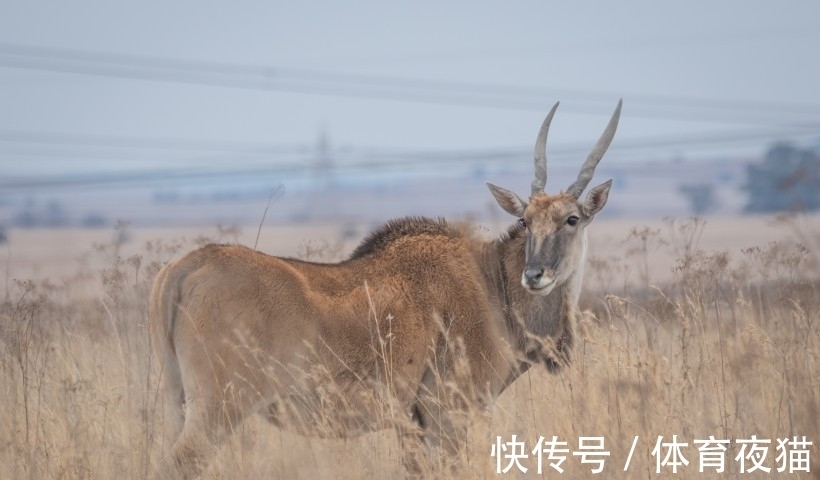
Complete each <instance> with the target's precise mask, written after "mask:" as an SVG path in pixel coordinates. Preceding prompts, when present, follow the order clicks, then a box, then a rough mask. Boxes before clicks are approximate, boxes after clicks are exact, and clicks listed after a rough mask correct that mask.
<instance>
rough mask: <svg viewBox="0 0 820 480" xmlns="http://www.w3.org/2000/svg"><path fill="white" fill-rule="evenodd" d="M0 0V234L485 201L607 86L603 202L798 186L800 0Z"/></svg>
mask: <svg viewBox="0 0 820 480" xmlns="http://www.w3.org/2000/svg"><path fill="white" fill-rule="evenodd" d="M0 9H2V14H0V166H2V167H0V231H5V232H8V231H10V230H13V229H28V228H39V227H48V228H54V227H66V228H68V227H71V228H78V227H83V228H100V227H106V228H110V227H111V226H112V225H114V224H115V223H116V222H117V221H118V220H124V221H128V222H130V223H131V225H134V226H145V227H164V226H174V227H179V226H186V227H190V226H201V225H209V226H213V225H215V224H238V225H257V224H258V223H259V222H260V221H261V218H262V216H263V215H266V222H267V224H269V225H282V224H311V223H317V222H319V223H321V222H325V223H327V222H333V223H335V224H340V225H341V224H345V223H350V224H368V225H372V224H373V223H378V222H380V221H383V220H386V219H389V218H392V217H396V216H400V215H409V214H419V215H442V216H449V217H457V218H472V219H477V220H493V219H494V218H495V217H496V216H498V217H499V218H503V216H502V215H503V214H502V212H501V211H500V210H499V209H498V208H497V206H496V205H495V204H494V202H493V200H492V198H491V196H490V195H489V193H488V192H487V190H486V188H485V186H484V181H487V180H489V181H492V182H493V183H496V184H499V185H502V186H504V187H507V188H510V189H512V190H515V191H517V192H519V193H520V194H522V195H523V194H527V193H528V191H529V182H530V181H531V178H532V149H533V144H534V140H535V137H536V133H537V131H538V128H539V126H540V124H541V122H542V120H543V118H544V115H545V114H546V113H547V111H548V110H549V108H550V107H551V106H552V104H553V103H554V102H555V101H559V100H560V101H561V107H560V108H559V110H558V113H557V115H556V118H555V121H554V122H553V127H552V129H551V132H550V142H549V148H548V155H549V162H550V166H549V168H550V169H549V179H548V183H547V191H548V192H556V191H558V190H560V189H562V188H565V187H566V186H568V185H569V183H570V182H571V180H572V179H573V178H574V177H575V175H576V174H577V171H578V168H579V166H580V164H581V162H583V160H584V158H585V156H586V154H587V152H588V149H589V148H590V147H591V146H592V144H593V143H594V142H595V140H596V139H597V137H598V135H599V134H600V133H601V131H602V130H603V128H604V126H605V125H606V122H607V120H608V118H609V116H610V114H611V112H612V110H613V109H614V107H615V105H616V103H617V101H618V99H619V98H623V99H624V109H623V115H622V117H621V123H620V127H619V131H618V134H617V135H616V138H615V141H614V143H613V145H612V147H611V149H610V151H609V153H608V154H607V156H606V157H605V158H604V160H603V161H602V163H601V165H600V167H599V169H598V172H597V173H596V178H595V180H594V181H593V185H595V184H598V183H601V182H603V181H605V180H606V179H608V178H614V179H615V183H614V187H613V192H612V195H610V201H609V204H608V206H607V209H606V210H605V211H604V212H603V213H602V216H605V217H607V218H624V219H645V218H649V219H658V218H661V217H664V216H667V215H678V216H686V215H690V214H697V215H716V216H739V215H743V214H751V213H760V212H773V211H784V210H814V209H817V208H818V207H820V188H818V187H820V160H818V152H820V91H818V85H820V63H818V62H817V47H818V46H819V45H820V28H818V23H817V22H818V18H820V4H818V3H817V2H813V1H795V2H789V3H788V4H787V5H786V4H778V3H772V2H765V1H746V0H743V1H741V0H732V1H724V2H717V3H716V2H710V1H705V0H696V1H690V2H683V3H675V4H659V3H657V2H650V1H638V0H623V1H620V2H612V3H601V2H572V3H567V2H543V1H541V2H515V3H510V2H426V1H420V2H412V3H394V2H375V1H372V2H370V1H358V2H329V1H323V2H242V3H230V4H228V3H227V2H226V3H225V4H217V3H215V2H207V3H203V2H185V1H178V2H157V1H143V2H136V3H133V4H122V3H119V2H116V3H112V2H105V1H79V2H59V3H52V4H50V5H48V6H47V7H46V6H44V5H42V4H37V3H32V2H4V3H3V4H2V7H0ZM268 206H269V207H270V208H269V209H268V211H267V213H266V214H265V210H266V208H267V207H268ZM3 235H4V236H5V234H3Z"/></svg>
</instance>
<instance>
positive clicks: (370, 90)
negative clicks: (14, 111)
mask: <svg viewBox="0 0 820 480" xmlns="http://www.w3.org/2000/svg"><path fill="white" fill-rule="evenodd" d="M0 66H6V67H11V68H23V69H32V70H41V71H51V72H63V73H73V74H80V75H94V76H105V77H115V78H123V79H136V80H153V81H161V82H174V83H183V84H196V85H211V86H222V87H231V88H243V89H254V90H266V91H282V92H295V93H309V94H320V95H332V96H339V97H351V98H369V99H386V100H397V101H410V102H422V103H433V104H445V105H461V106H471V107H493V108H508V109H526V110H533V109H537V110H539V111H541V110H543V109H544V108H545V107H544V105H543V103H544V99H545V98H556V97H572V98H576V99H577V100H573V105H572V106H571V107H570V110H574V111H576V112H581V113H588V112H595V113H598V112H599V111H600V110H601V109H603V108H604V105H603V103H604V102H605V103H606V108H607V109H608V108H610V106H611V105H609V104H610V103H612V99H613V98H615V97H616V96H617V95H613V94H609V93H602V92H589V91H581V90H567V89H555V88H552V89H548V88H537V87H521V86H512V85H491V84H476V83H466V82H452V81H438V80H422V79H409V78H401V77H392V76H375V75H359V74H342V73H331V72H318V71H311V70H300V69H289V68H274V67H266V66H258V65H239V64H229V63H220V62H210V61H198V60H184V59H168V58H159V57H151V56H143V55H131V54H111V53H100V52H92V51H85V50H75V49H66V48H53V47H37V46H30V45H15V44H5V43H0ZM627 98H629V101H630V105H631V106H630V114H631V115H632V116H635V117H644V118H654V119H666V120H690V121H691V120H697V121H701V122H711V123H733V124H765V125H777V124H785V125H787V126H790V125H793V124H795V123H799V122H805V121H806V120H807V118H806V117H811V118H809V119H808V120H811V121H815V122H816V121H817V117H818V116H820V106H815V105H795V104H781V103H770V102H759V101H755V102H751V101H735V100H724V99H705V98H693V97H675V96H669V95H646V94H635V95H629V96H627ZM784 116H785V117H784Z"/></svg>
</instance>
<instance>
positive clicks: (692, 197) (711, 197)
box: [678, 183, 718, 215]
mask: <svg viewBox="0 0 820 480" xmlns="http://www.w3.org/2000/svg"><path fill="white" fill-rule="evenodd" d="M678 191H679V192H680V193H681V194H683V196H684V197H686V199H687V200H689V205H690V206H691V208H692V213H694V214H695V215H704V214H706V213H709V212H712V211H714V210H715V208H717V206H718V200H717V196H716V195H715V186H714V185H712V184H711V183H699V184H696V185H681V186H680V187H678Z"/></svg>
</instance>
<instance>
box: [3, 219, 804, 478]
mask: <svg viewBox="0 0 820 480" xmlns="http://www.w3.org/2000/svg"><path fill="white" fill-rule="evenodd" d="M790 225H794V224H790ZM708 228H710V227H709V226H708V225H706V226H704V225H703V223H702V222H697V221H687V222H680V221H669V222H668V223H667V224H666V225H665V226H662V227H658V228H655V227H652V228H650V227H643V226H641V227H636V228H634V229H632V230H631V231H628V230H624V232H625V234H624V235H623V237H625V240H624V241H623V243H622V245H623V246H624V252H625V253H624V255H622V256H619V257H617V258H616V257H613V256H610V255H605V256H598V257H595V256H593V257H591V258H590V259H589V266H588V269H587V274H586V281H585V287H586V288H585V292H586V293H585V294H584V297H583V299H582V307H583V308H584V309H585V315H584V318H583V319H582V321H581V324H580V325H579V332H580V333H581V336H582V339H581V340H580V341H579V344H578V347H577V349H576V350H575V354H574V359H573V365H572V367H571V368H570V369H568V370H566V371H565V372H563V373H562V374H560V375H550V374H548V373H547V372H546V371H542V369H537V370H534V371H531V372H530V373H528V374H526V375H525V376H523V377H522V378H521V379H519V380H518V381H517V382H516V383H514V384H513V386H511V387H510V389H509V390H508V391H506V392H505V393H504V394H503V395H502V397H501V398H500V399H499V400H498V403H497V404H496V405H495V407H494V408H493V410H492V411H491V412H489V413H479V412H471V414H470V415H469V417H470V419H469V422H470V424H471V427H470V429H469V433H468V436H467V438H465V439H463V440H464V443H465V444H466V446H467V448H466V450H465V452H464V453H463V456H462V459H461V464H462V468H461V470H460V471H458V472H451V471H448V470H438V469H437V468H438V466H437V465H438V464H436V465H434V467H433V468H434V469H435V470H434V472H433V474H434V476H436V477H446V476H453V477H458V478H494V477H495V476H496V473H495V468H496V460H495V459H494V458H491V457H490V448H491V446H492V444H493V443H494V441H495V439H496V437H497V436H500V437H501V438H502V439H503V441H505V442H507V441H510V440H511V439H512V435H513V434H515V435H516V436H517V439H518V440H523V441H524V442H526V450H527V451H528V452H529V451H531V450H532V448H533V447H534V446H535V443H536V442H537V440H538V438H539V437H541V436H543V437H545V438H547V439H548V440H549V439H551V438H552V436H557V437H558V439H559V440H563V441H567V442H568V447H567V448H568V449H569V450H570V453H569V454H568V455H567V457H568V458H567V459H566V461H565V462H564V463H563V465H562V466H563V467H564V473H563V474H562V475H561V477H562V478H581V477H589V476H591V474H590V468H591V465H585V464H581V463H580V462H579V458H578V457H577V456H573V455H572V452H573V451H576V450H577V448H578V441H579V437H582V436H596V437H604V439H605V448H606V450H608V451H609V452H610V454H611V455H610V456H609V457H608V458H607V460H606V465H605V467H604V471H603V474H604V475H605V476H606V477H607V478H611V477H619V478H635V477H655V476H656V475H655V468H656V465H655V457H653V456H652V454H651V452H652V449H653V448H654V446H655V441H656V439H657V437H658V436H659V435H662V436H663V437H664V441H671V438H672V435H677V436H678V440H679V441H681V442H686V443H688V444H689V446H688V447H685V448H683V454H684V456H685V457H686V458H687V459H688V461H689V462H690V463H689V465H688V466H686V467H683V468H682V470H679V471H678V474H677V475H673V474H672V473H671V469H669V468H667V469H664V473H662V474H661V475H660V476H670V477H671V476H674V477H676V478H681V477H683V478H688V477H702V476H705V477H704V478H710V477H714V476H716V474H715V473H698V452H697V445H695V444H694V443H693V442H694V440H695V439H703V438H708V437H709V436H710V435H713V436H714V437H715V438H717V439H730V440H732V443H730V444H729V446H728V448H729V450H728V451H727V452H726V456H725V457H726V466H727V469H728V470H729V472H731V473H727V474H725V475H730V476H735V475H736V473H737V471H738V463H737V462H736V461H735V460H734V458H735V456H736V455H737V453H738V449H739V445H738V444H737V443H736V442H735V440H737V439H744V438H750V437H751V436H752V435H757V437H758V438H764V439H772V445H770V447H769V452H768V457H767V459H766V462H765V464H766V465H767V466H769V467H773V466H774V463H775V462H774V460H775V457H776V455H777V453H778V452H776V451H775V447H776V442H775V439H776V438H783V437H789V438H791V437H793V436H795V435H797V436H799V437H802V436H806V437H807V440H810V441H813V442H814V444H815V445H814V446H813V447H811V449H810V455H811V458H812V466H811V469H812V474H811V475H817V473H816V472H818V471H820V463H818V460H820V450H818V447H817V443H818V441H820V335H818V320H817V319H818V315H820V290H819V289H818V286H819V284H818V273H819V272H820V267H818V255H820V250H818V245H820V242H818V237H817V232H812V231H806V230H805V229H802V228H792V227H789V226H788V225H786V226H784V227H783V229H784V231H786V230H789V229H790V230H789V231H791V232H792V234H791V236H792V237H793V238H795V239H796V240H797V241H798V242H799V243H797V242H794V241H789V240H785V239H784V240H781V241H778V242H775V243H771V244H767V245H761V246H759V247H753V248H745V249H742V250H741V249H739V248H738V249H733V250H730V251H703V250H701V249H700V248H699V238H700V236H701V235H702V234H703V232H704V231H705V229H708ZM236 235H237V233H236V232H234V231H231V230H221V231H220V232H219V233H218V235H217V237H222V238H214V240H222V241H225V240H227V241H230V240H233V239H234V238H236ZM784 237H785V235H784ZM205 241H206V239H204V238H199V239H197V240H195V241H191V242H172V243H162V242H151V243H147V244H144V245H143V246H142V247H141V251H140V252H139V254H136V255H129V254H125V253H124V250H123V248H124V247H123V245H122V244H121V243H119V242H117V241H114V242H111V243H108V244H106V245H97V246H95V248H94V249H93V252H92V253H91V256H90V257H88V258H87V259H86V261H85V262H83V263H81V264H80V266H79V267H77V269H76V271H75V272H74V273H72V274H71V275H68V276H61V277H60V278H49V277H48V276H45V277H44V278H46V280H37V281H19V280H17V281H10V282H9V286H8V288H7V291H6V292H5V296H6V298H5V301H4V302H3V303H2V306H1V307H0V405H1V406H2V410H0V432H4V434H3V435H2V439H0V478H15V479H18V478H19V479H26V478H31V479H40V478H55V479H63V478H65V479H85V478H89V479H110V478H119V479H123V480H125V479H141V478H145V477H146V472H147V471H148V469H149V468H150V465H151V462H152V461H155V460H156V458H157V456H158V455H160V454H161V452H160V450H161V448H162V447H161V445H160V442H159V434H158V432H159V429H160V427H161V424H162V421H163V419H162V416H161V413H160V412H161V411H162V409H161V408H160V402H161V399H160V398H159V396H158V391H157V381H156V380H157V375H158V369H157V366H156V365H155V364H154V359H153V355H151V354H150V348H149V347H150V345H149V340H148V333H147V328H146V324H145V313H146V303H147V296H148V291H149V287H150V284H151V280H152V278H153V276H154V274H155V273H156V271H157V270H158V268H159V266H160V265H161V264H162V262H164V261H166V260H167V259H169V258H170V257H172V256H174V255H176V254H178V253H180V252H182V251H187V250H190V249H191V248H194V247H195V246H196V245H197V244H199V243H202V242H205ZM334 248H335V247H332V246H330V245H327V244H322V243H318V244H306V245H305V246H304V247H303V248H302V249H301V250H300V251H299V253H300V254H301V255H302V256H307V257H313V258H325V259H326V258H327V257H328V256H331V257H332V256H337V255H339V251H338V250H336V251H334ZM593 251H594V250H593ZM669 259H672V260H669ZM670 261H673V262H674V265H675V266H674V268H673V269H671V270H670V271H669V274H668V275H666V276H665V277H664V278H663V283H662V284H657V283H656V280H655V278H654V277H655V276H656V275H655V273H654V270H655V267H654V265H656V264H657V263H664V262H670ZM97 265H104V267H102V268H98V267H97ZM636 436H638V437H639V438H638V443H637V447H636V450H635V453H634V455H633V457H632V460H631V464H630V467H629V471H628V472H623V466H624V463H625V461H626V458H627V456H628V454H629V450H630V447H631V446H632V442H633V440H634V438H635V437H636ZM400 458H401V451H400V447H399V443H398V441H397V439H396V435H395V434H394V433H393V432H392V431H383V432H378V433H373V434H368V435H364V436H361V437H355V438H351V439H346V440H319V439H309V438H304V437H301V436H297V435H293V434H290V433H288V432H284V431H281V430H279V429H276V428H274V427H272V426H270V425H268V424H267V423H266V422H264V420H261V419H252V420H251V421H250V422H247V423H246V424H245V425H242V426H241V427H239V428H238V431H237V432H236V434H235V435H234V436H233V438H232V439H231V440H230V442H229V443H228V444H227V445H225V446H224V448H222V449H220V450H219V451H218V452H214V458H213V460H212V467H211V468H210V469H209V470H208V471H207V472H206V474H205V478H351V479H354V478H396V477H401V475H402V469H401V466H400ZM503 463H504V465H506V463H507V461H506V460H505V461H504V462H503ZM521 463H522V465H524V466H526V467H527V468H528V469H529V470H528V473H527V474H526V475H524V474H522V473H520V472H518V471H517V469H515V468H513V469H512V470H511V471H510V472H509V473H507V474H506V475H503V476H509V477H511V478H517V477H538V476H539V475H537V474H536V473H535V469H536V459H535V457H534V456H533V455H532V454H529V458H527V459H524V460H522V462H521ZM547 463H548V462H546V461H545V472H549V474H557V472H554V471H552V470H551V469H550V468H549V467H547V466H546V464H547ZM772 474H774V475H778V474H777V473H776V471H775V470H774V469H773V470H772V473H771V474H760V473H759V472H757V473H755V474H752V475H750V477H752V478H754V477H755V476H760V477H768V476H769V475H772ZM804 475H805V476H806V477H809V475H807V474H804ZM744 476H746V475H744Z"/></svg>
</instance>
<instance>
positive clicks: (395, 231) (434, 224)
mask: <svg viewBox="0 0 820 480" xmlns="http://www.w3.org/2000/svg"><path fill="white" fill-rule="evenodd" d="M417 235H434V236H446V237H450V238H455V237H461V236H463V233H462V232H461V230H460V229H458V228H455V227H453V226H452V225H449V224H448V223H447V222H446V221H445V220H444V219H443V218H435V219H433V218H427V217H405V218H397V219H394V220H390V221H388V222H387V223H385V224H384V225H382V226H381V227H379V228H378V229H376V230H375V231H373V232H372V233H371V234H370V235H368V236H367V237H366V238H365V239H364V240H362V243H360V244H359V246H358V247H356V249H355V250H353V253H351V254H350V260H355V259H357V258H362V257H365V256H367V255H371V254H373V253H377V252H380V251H382V250H384V249H385V248H387V247H388V246H389V245H390V244H391V243H393V242H395V241H396V240H399V239H402V238H406V237H412V236H417Z"/></svg>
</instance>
